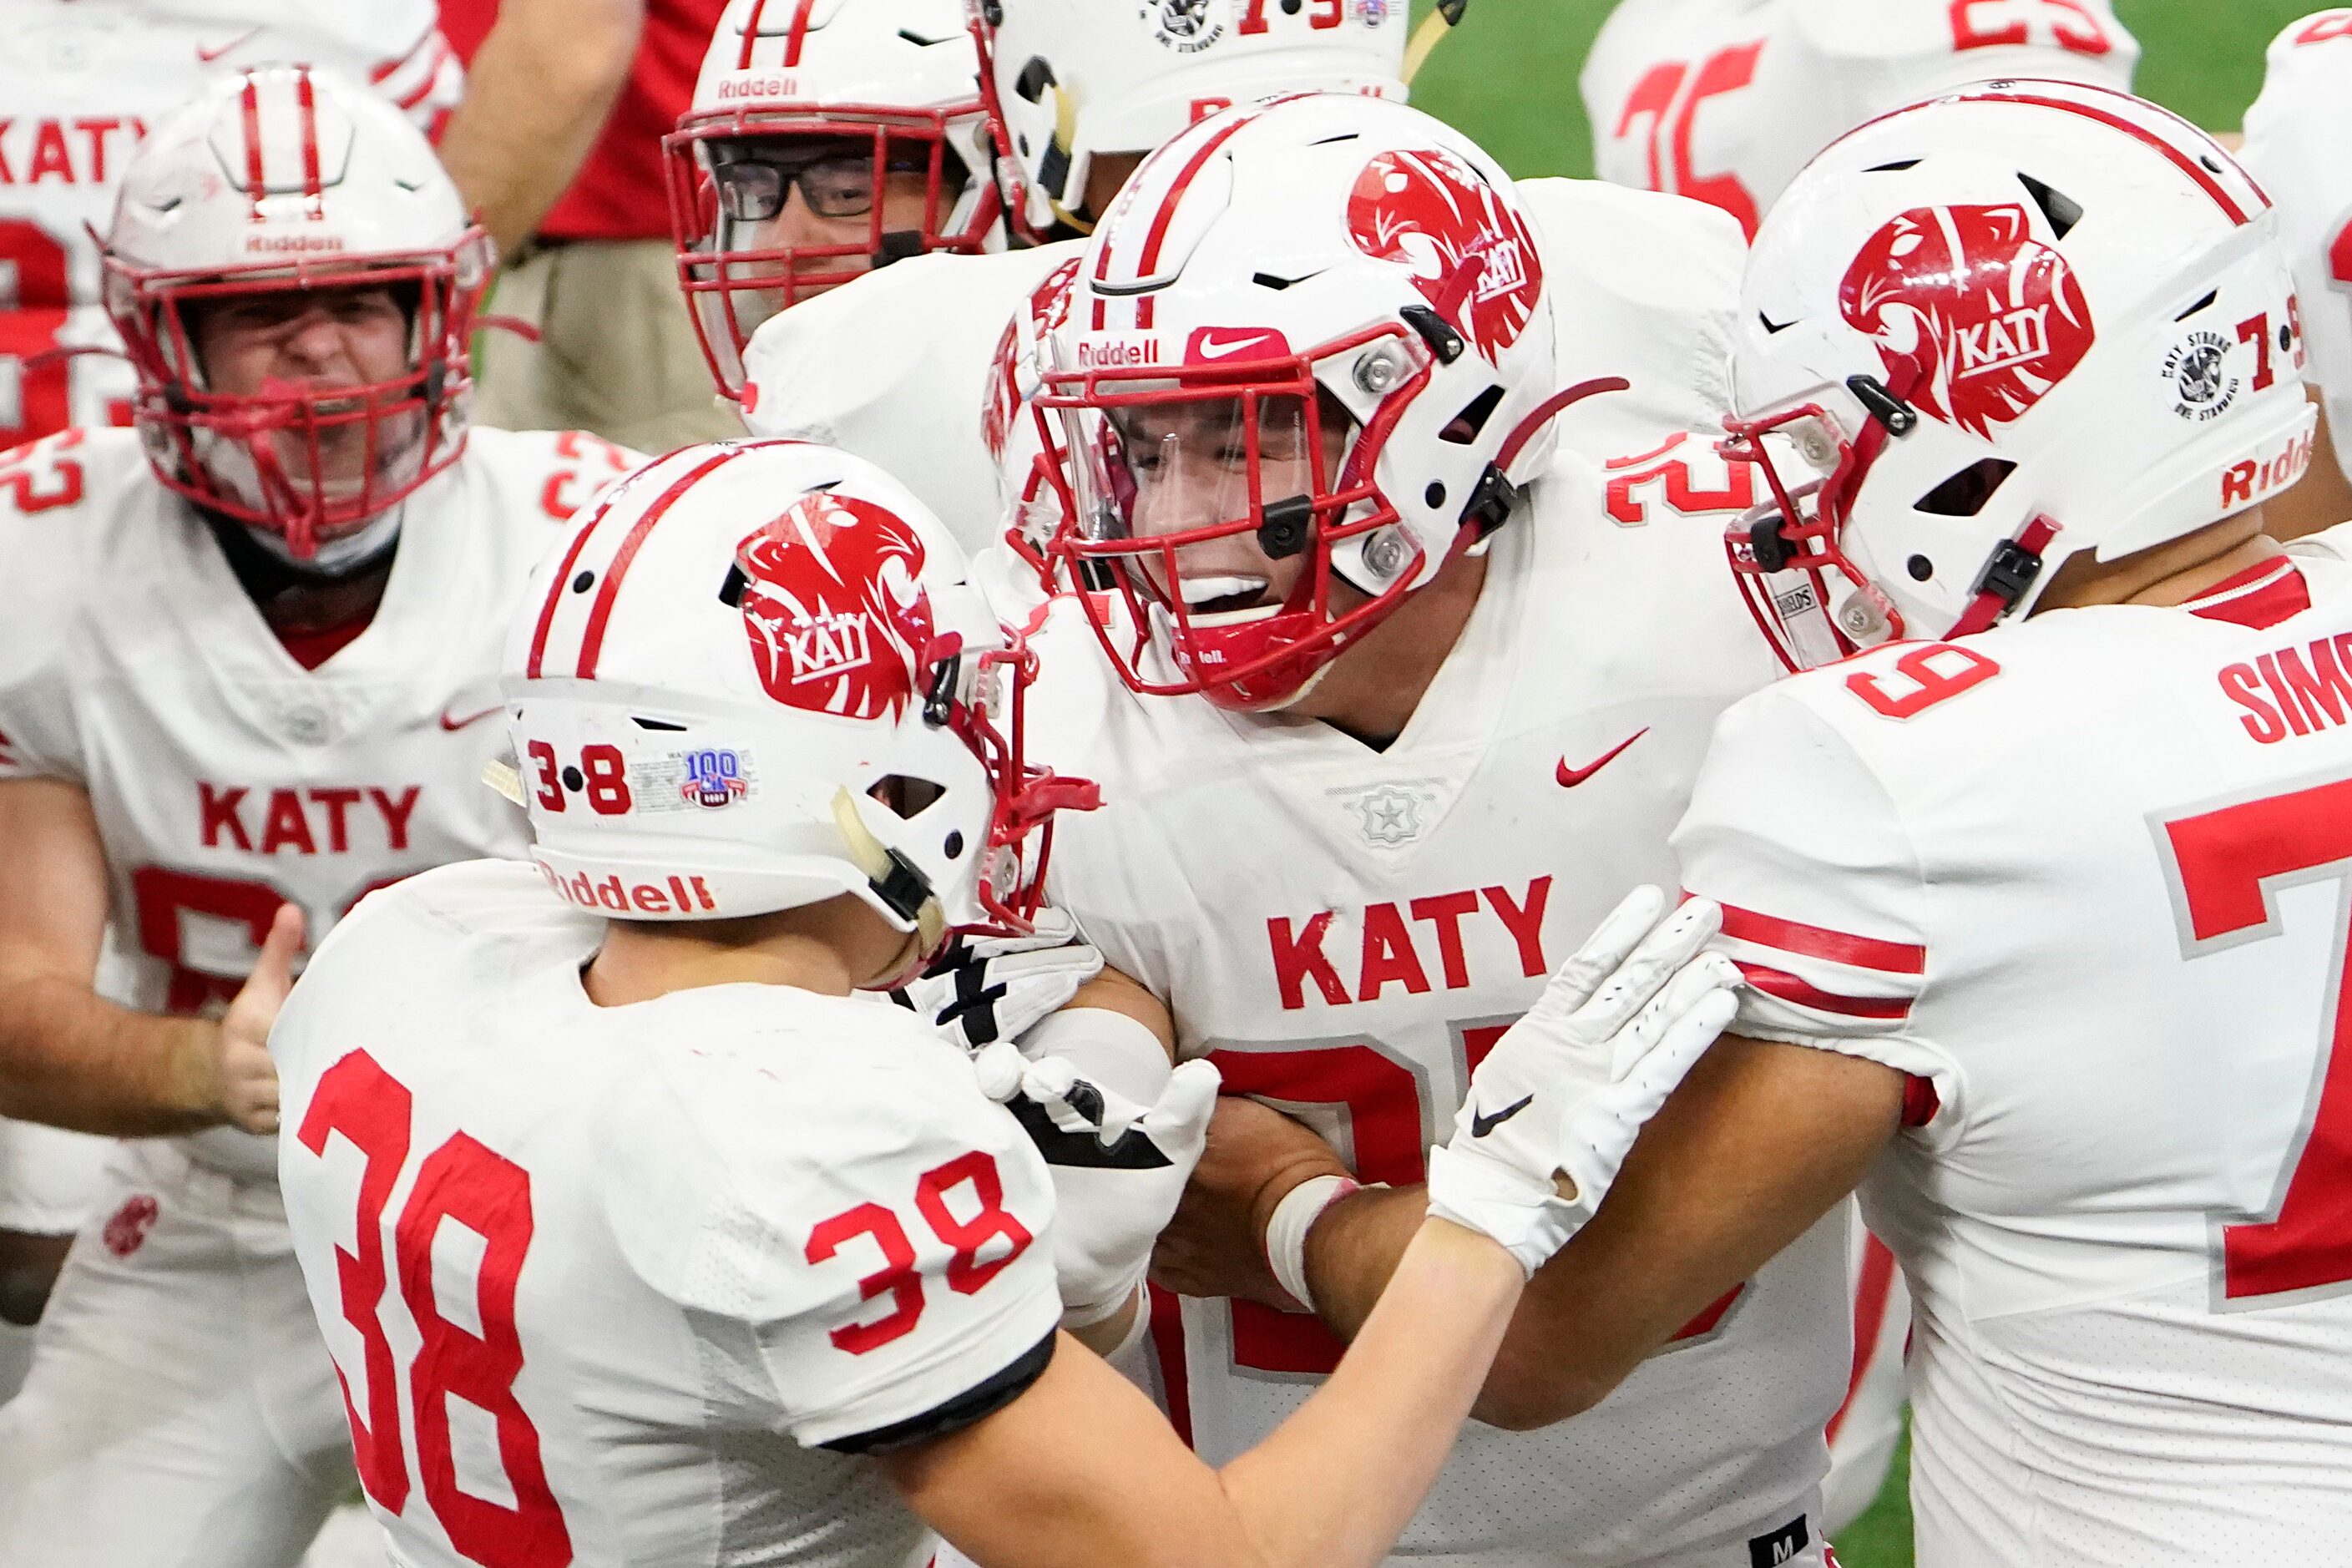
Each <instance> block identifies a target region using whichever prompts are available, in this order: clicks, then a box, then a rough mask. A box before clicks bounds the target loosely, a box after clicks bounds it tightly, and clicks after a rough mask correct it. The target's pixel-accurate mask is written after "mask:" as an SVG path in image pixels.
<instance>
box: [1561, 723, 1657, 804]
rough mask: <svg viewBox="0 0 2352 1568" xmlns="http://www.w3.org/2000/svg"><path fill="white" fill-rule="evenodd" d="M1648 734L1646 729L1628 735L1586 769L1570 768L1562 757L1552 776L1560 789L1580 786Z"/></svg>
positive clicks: (1566, 760)
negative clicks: (1556, 770) (1557, 769)
mask: <svg viewBox="0 0 2352 1568" xmlns="http://www.w3.org/2000/svg"><path fill="white" fill-rule="evenodd" d="M1649 732H1650V731H1648V730H1647V729H1646V728H1645V729H1642V730H1637V731H1634V732H1633V734H1631V735H1628V736H1627V737H1626V738H1625V739H1624V740H1622V741H1620V742H1617V744H1616V745H1614V746H1612V747H1611V748H1610V749H1609V751H1608V752H1606V753H1604V754H1603V755H1602V756H1601V760H1600V761H1599V762H1597V763H1591V765H1590V766H1587V767H1581V768H1571V767H1570V766H1569V765H1568V759H1567V758H1566V757H1562V758H1560V760H1559V773H1556V774H1554V775H1553V776H1554V777H1556V778H1558V779H1559V787H1560V788H1562V789H1574V788H1575V787H1576V786H1577V785H1579V784H1582V783H1583V782H1584V781H1585V780H1587V779H1589V778H1591V776H1592V775H1593V774H1595V773H1599V772H1600V771H1601V769H1603V768H1605V767H1607V766H1608V765H1609V764H1610V763H1613V762H1615V761H1616V760H1617V759H1618V758H1619V757H1622V756H1623V755H1624V754H1625V752H1626V749H1627V748H1628V747H1630V746H1632V745H1633V742H1636V741H1638V740H1640V739H1641V738H1642V737H1643V736H1644V735H1646V734H1648V733H1649Z"/></svg>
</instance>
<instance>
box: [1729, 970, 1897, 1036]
mask: <svg viewBox="0 0 2352 1568" xmlns="http://www.w3.org/2000/svg"><path fill="white" fill-rule="evenodd" d="M1733 962H1734V963H1738V960H1736V959H1735V960H1734V961H1733ZM1739 973H1740V974H1741V975H1742V976H1743V977H1744V978H1745V979H1746V980H1747V982H1748V984H1750V985H1752V986H1754V987H1755V988H1756V989H1757V990H1759V991H1761V992H1762V993H1764V994H1766V995H1767V996H1778V997H1779V998H1780V1000H1781V1001H1783V1002H1791V1003H1794V1004H1795V1005H1798V1006H1800V1007H1811V1009H1812V1010H1813V1011H1815V1012H1816V1013H1835V1014H1838V1015H1839V1016H1842V1017H1847V1018H1879V1019H1885V1020H1886V1021H1888V1022H1895V1023H1899V1022H1901V1021H1902V1020H1903V1019H1906V1018H1908V1017H1909V1016H1911V1003H1910V1000H1909V998H1907V997H1903V996H1840V995H1837V994H1834V993H1832V992H1828V991H1823V990H1820V989H1819V988H1817V987H1815V986H1812V985H1809V984H1806V983H1805V982H1803V981H1801V980H1800V979H1798V978H1797V977H1796V976H1795V975H1793V974H1789V973H1783V972H1782V971H1780V970H1778V969H1767V968H1766V967H1765V966H1764V965H1762V964H1760V963H1741V964H1740V965H1739Z"/></svg>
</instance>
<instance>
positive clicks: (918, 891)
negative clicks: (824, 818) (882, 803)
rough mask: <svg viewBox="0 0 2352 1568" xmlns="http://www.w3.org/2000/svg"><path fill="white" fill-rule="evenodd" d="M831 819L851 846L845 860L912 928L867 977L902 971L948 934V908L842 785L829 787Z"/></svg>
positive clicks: (878, 978) (882, 977)
mask: <svg viewBox="0 0 2352 1568" xmlns="http://www.w3.org/2000/svg"><path fill="white" fill-rule="evenodd" d="M833 825H834V826H835V827H837V828H839V829H840V830H841V838H842V843H843V844H844V846H845V847H847V849H848V851H849V863H850V864H851V865H853V866H855V867H856V868H858V869H859V870H860V871H863V872H864V873H866V879H867V881H869V882H870V883H871V884H872V885H873V889H874V894H875V897H877V898H878V899H880V900H882V902H883V904H884V905H885V906H886V907H887V908H888V909H889V910H891V912H893V913H894V914H896V915H898V918H899V919H900V920H905V921H913V922H914V929H913V930H911V931H908V933H907V940H906V941H905V942H901V943H900V944H899V946H898V953H897V955H896V956H895V957H893V958H892V959H891V961H890V963H888V964H887V965H885V966H884V967H883V968H882V969H880V970H878V971H877V972H876V973H873V974H871V975H868V976H867V977H866V978H867V980H868V981H869V982H873V981H881V980H887V979H888V978H890V977H891V976H894V975H900V974H904V973H907V972H908V970H909V969H911V968H912V967H913V966H914V965H915V964H916V963H919V961H920V960H922V959H923V958H924V957H925V956H926V955H928V954H929V952H931V951H932V950H933V949H935V948H937V947H938V946H939V945H940V940H941V939H942V938H944V937H945V936H946V935H947V932H948V917H947V910H944V909H942V908H941V907H940V900H939V897H938V895H937V894H935V893H933V892H932V891H931V885H930V882H929V879H927V878H925V877H924V875H923V874H922V873H921V872H920V871H918V870H916V869H915V868H914V867H913V866H911V865H909V864H908V862H907V859H906V858H905V857H904V856H902V855H899V854H898V853H897V852H896V851H894V850H892V849H891V848H890V847H889V846H887V845H886V844H884V843H883V842H882V841H881V840H880V839H879V838H877V837H874V833H873V830H872V829H870V828H868V827H867V826H866V819H865V818H864V817H862V816H858V815H857V803H856V800H854V799H852V798H851V796H850V794H849V790H848V787H847V786H846V785H844V786H843V787H842V788H839V789H836V790H835V791H834V792H833Z"/></svg>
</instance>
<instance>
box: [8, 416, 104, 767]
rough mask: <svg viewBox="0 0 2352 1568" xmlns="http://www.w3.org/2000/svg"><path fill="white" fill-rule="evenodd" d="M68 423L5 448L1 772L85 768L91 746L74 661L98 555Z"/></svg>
mask: <svg viewBox="0 0 2352 1568" xmlns="http://www.w3.org/2000/svg"><path fill="white" fill-rule="evenodd" d="M80 443H81V434H80V432H79V431H74V430H68V431H66V432H63V433H62V434H59V435H57V436H52V437H48V438H47V439H46V440H42V441H37V442H34V443H33V444H32V445H30V446H26V447H18V448H16V450H15V451H13V452H9V453H6V454H5V455H0V581H5V582H6V583H7V584H8V585H9V595H10V608H9V612H8V616H7V624H6V630H5V633H0V780H5V779H16V778H62V779H69V780H79V779H80V778H81V776H82V748H81V740H80V733H79V726H78V724H77V722H76V721H75V716H74V703H73V685H72V681H71V679H70V672H69V671H68V668H67V666H68V663H69V662H70V660H71V658H72V654H73V647H74V637H73V634H72V627H73V625H74V622H75V621H76V619H77V618H78V617H79V615H80V613H81V611H82V608H83V598H84V595H85V593H86V591H87V584H88V582H89V577H90V574H91V572H92V570H93V567H94V563H92V562H91V561H90V559H89V554H90V552H89V548H88V545H89V540H90V538H91V535H92V530H91V529H90V527H89V519H87V518H86V517H84V516H83V515H82V514H81V511H80V503H81V501H82V499H83V496H84V494H85V493H86V487H87V483H88V479H87V476H86V474H85V472H84V470H83V468H82V467H81V465H80V464H79V463H78V462H76V461H75V460H74V459H73V458H72V457H71V456H70V454H71V453H72V451H73V449H74V448H75V447H78V446H79V445H80Z"/></svg>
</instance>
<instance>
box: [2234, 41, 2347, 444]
mask: <svg viewBox="0 0 2352 1568" xmlns="http://www.w3.org/2000/svg"><path fill="white" fill-rule="evenodd" d="M2347 146H2352V10H2338V11H2323V12H2321V13H2320V14H2318V15H2317V16H2306V17H2305V18H2304V19H2303V20H2302V21H2299V22H2296V23H2294V24H2292V25H2291V26H2288V27H2287V29H2286V31H2284V32H2283V33H2281V34H2280V35H2279V36H2278V37H2277V38H2276V39H2274V40H2273V42H2272V44H2271V47H2270V56H2269V61H2268V65H2267V68H2266V69H2265V72H2264V75H2263V91H2262V96H2261V97H2260V98H2257V99H2256V100H2254V102H2253V106H2252V108H2250V109H2248V110H2246V144H2245V147H2244V149H2243V151H2242V153H2240V156H2241V157H2242V159H2243V160H2244V161H2245V164H2246V167H2247V169H2248V170H2249V171H2251V172H2252V174H2253V176H2254V178H2255V179H2257V180H2259V181H2261V182H2262V186H2263V190H2265V191H2267V192H2268V193H2270V198H2271V200H2272V202H2273V204H2274V205H2276V207H2277V209H2278V215H2279V237H2280V239H2281V241H2282V242H2283V243H2284V245H2285V246H2286V250H2287V260H2288V262H2289V264H2290V265H2291V266H2293V268H2294V292H2295V300H2296V303H2297V305H2298V306H2299V307H2300V309H2301V310H2302V313H2303V337H2304V344H2305V348H2306V349H2307V350H2308V351H2309V353H2310V366H2309V369H2308V371H2307V372H2306V374H2307V376H2308V379H2310V380H2311V381H2312V382H2314V383H2315V384H2317V385H2318V387H2319V388H2320V391H2321V393H2322V395H2324V397H2325V399H2326V405H2327V423H2328V427H2329V428H2330V429H2331V430H2335V431H2336V432H2338V433H2339V434H2338V436H2337V439H2336V462H2337V463H2339V464H2341V465H2342V466H2343V468H2344V471H2345V473H2346V474H2347V476H2352V438H2347V437H2352V160H2347V159H2346V158H2345V157H2344V155H2343V149H2344V148H2345V147H2347Z"/></svg>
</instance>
